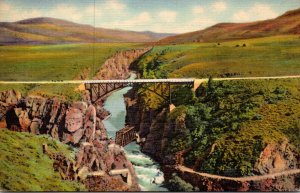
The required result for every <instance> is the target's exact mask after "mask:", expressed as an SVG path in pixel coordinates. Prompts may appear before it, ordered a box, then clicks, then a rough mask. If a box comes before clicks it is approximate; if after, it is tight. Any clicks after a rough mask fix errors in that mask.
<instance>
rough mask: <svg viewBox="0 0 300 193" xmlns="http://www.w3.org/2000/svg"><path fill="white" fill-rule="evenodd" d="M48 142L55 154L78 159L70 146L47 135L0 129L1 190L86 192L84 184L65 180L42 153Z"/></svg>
mask: <svg viewBox="0 0 300 193" xmlns="http://www.w3.org/2000/svg"><path fill="white" fill-rule="evenodd" d="M44 143H46V144H47V145H48V147H49V150H50V151H51V152H53V153H58V152H60V153H63V154H64V155H66V156H67V157H68V158H69V159H74V157H75V154H74V151H72V150H71V149H70V147H68V146H67V145H64V144H62V143H60V142H59V141H57V140H54V139H52V138H51V137H49V136H45V135H32V134H29V133H24V132H14V131H10V130H7V129H0V187H1V189H2V190H9V191H84V190H85V187H84V186H83V184H81V183H79V182H74V181H67V180H62V179H61V177H60V174H59V173H58V172H55V171H54V170H53V161H52V160H51V159H50V158H49V156H48V155H46V154H44V153H43V151H42V144H44Z"/></svg>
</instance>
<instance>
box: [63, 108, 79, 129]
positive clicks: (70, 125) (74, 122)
mask: <svg viewBox="0 0 300 193" xmlns="http://www.w3.org/2000/svg"><path fill="white" fill-rule="evenodd" d="M65 127H66V129H67V130H68V131H69V132H75V131H77V130H78V129H80V128H83V113H82V112H81V111H80V110H79V109H77V108H74V107H71V108H69V109H68V110H67V112H66V123H65Z"/></svg>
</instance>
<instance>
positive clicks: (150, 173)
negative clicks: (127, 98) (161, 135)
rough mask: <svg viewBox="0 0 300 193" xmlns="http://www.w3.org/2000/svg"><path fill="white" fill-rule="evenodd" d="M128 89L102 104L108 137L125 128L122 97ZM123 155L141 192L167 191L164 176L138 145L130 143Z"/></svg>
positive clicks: (115, 93) (124, 108)
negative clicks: (107, 116) (108, 114)
mask: <svg viewBox="0 0 300 193" xmlns="http://www.w3.org/2000/svg"><path fill="white" fill-rule="evenodd" d="M135 77H136V75H135V74H131V77H130V79H134V78H135ZM130 89H131V87H126V88H123V89H121V90H119V91H116V92H114V93H112V94H111V95H110V96H109V97H108V98H107V99H106V101H105V103H104V108H105V109H106V110H108V111H109V112H110V113H111V116H110V118H108V119H107V120H105V121H103V123H104V126H105V128H106V129H107V132H108V135H109V137H112V138H114V137H115V133H116V131H118V130H120V129H122V128H123V127H124V126H125V116H126V107H125V102H124V96H123V95H124V94H125V93H127V92H128V91H129V90H130ZM125 153H126V156H127V158H128V159H129V160H130V161H131V162H132V164H133V165H134V169H135V172H136V174H137V177H138V181H139V185H140V188H141V190H143V191H168V190H167V189H166V188H165V187H163V182H164V176H163V173H162V171H160V169H159V165H158V164H157V163H156V162H155V161H154V160H152V159H151V158H150V157H149V156H147V155H145V154H143V153H142V152H141V151H140V147H139V145H137V144H136V143H135V142H132V143H130V144H129V145H127V146H126V147H125Z"/></svg>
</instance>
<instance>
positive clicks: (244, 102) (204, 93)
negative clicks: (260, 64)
mask: <svg viewBox="0 0 300 193" xmlns="http://www.w3.org/2000/svg"><path fill="white" fill-rule="evenodd" d="M299 85H300V79H285V80H269V81H268V80H238V81H212V80H211V79H210V81H209V82H208V83H206V84H205V85H203V86H201V87H200V88H199V89H198V90H197V91H196V96H195V98H194V99H193V100H192V101H191V102H190V103H189V104H188V105H186V104H178V105H180V106H178V107H177V108H176V109H175V110H174V111H173V112H172V113H171V114H170V116H169V118H170V122H176V120H179V119H180V120H182V118H184V120H185V125H184V126H182V127H181V130H179V131H176V132H174V133H173V134H172V136H171V137H169V139H170V142H169V144H170V145H169V146H168V148H167V149H166V153H167V154H169V153H175V152H178V151H180V150H185V149H188V148H191V149H190V150H189V151H188V152H187V153H186V154H185V156H184V157H185V164H186V165H187V166H189V167H193V168H195V169H197V170H199V171H205V172H209V173H216V174H221V175H227V176H243V175H251V174H253V168H254V164H255V162H256V160H257V158H258V157H259V155H260V153H261V151H262V149H263V148H264V147H265V146H266V145H267V144H269V143H280V142H282V141H283V140H285V139H288V140H289V142H290V144H291V145H292V146H293V148H294V151H295V152H296V153H297V154H298V155H299V154H300V151H299V150H300V149H299V147H300V143H299V137H300V136H299V133H300V122H299V116H300V109H299V106H300V90H299V89H298V86H299ZM178 97H180V96H178ZM178 101H179V100H178Z"/></svg>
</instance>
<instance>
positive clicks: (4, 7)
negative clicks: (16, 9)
mask: <svg viewBox="0 0 300 193" xmlns="http://www.w3.org/2000/svg"><path fill="white" fill-rule="evenodd" d="M10 9H11V5H10V4H8V3H6V2H4V1H0V11H9V10H10Z"/></svg>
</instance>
